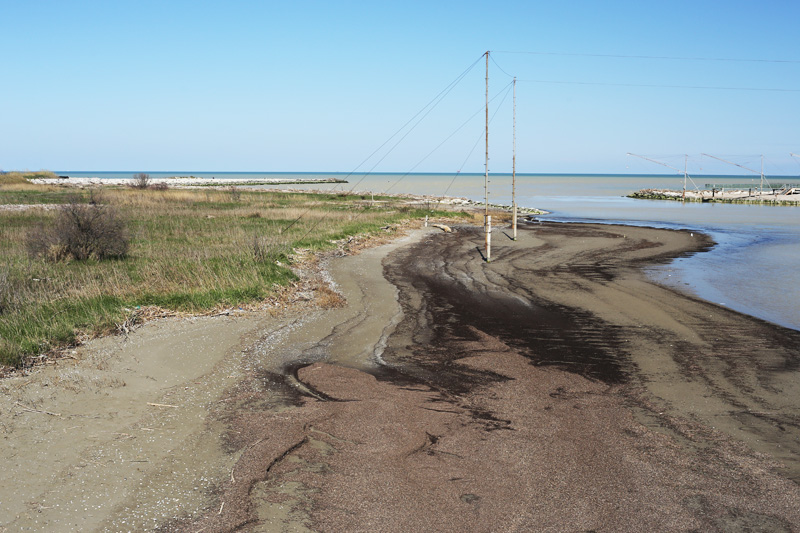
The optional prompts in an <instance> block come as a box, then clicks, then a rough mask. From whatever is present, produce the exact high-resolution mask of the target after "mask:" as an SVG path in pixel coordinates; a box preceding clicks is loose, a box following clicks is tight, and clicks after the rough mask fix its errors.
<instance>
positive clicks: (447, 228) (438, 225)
mask: <svg viewBox="0 0 800 533" xmlns="http://www.w3.org/2000/svg"><path fill="white" fill-rule="evenodd" d="M431 227H433V228H439V229H440V230H442V231H443V232H445V233H452V232H453V230H452V229H451V228H450V226H446V225H444V224H431Z"/></svg>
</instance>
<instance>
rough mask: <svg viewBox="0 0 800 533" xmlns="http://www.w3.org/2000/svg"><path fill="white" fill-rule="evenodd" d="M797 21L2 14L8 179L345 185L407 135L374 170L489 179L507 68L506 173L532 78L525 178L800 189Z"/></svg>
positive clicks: (124, 8)
mask: <svg viewBox="0 0 800 533" xmlns="http://www.w3.org/2000/svg"><path fill="white" fill-rule="evenodd" d="M799 24H800V3H798V2H797V1H796V0H785V1H784V0H765V1H762V2H755V1H752V0H748V1H741V0H729V1H725V2H722V1H718V0H714V1H710V0H694V1H682V0H679V1H670V2H643V1H641V0H637V1H630V2H628V1H618V0H606V1H603V2H600V1H564V2H554V1H552V0H550V1H547V2H539V1H503V0H495V1H493V2H483V1H482V2H477V1H470V0H458V1H435V0H425V1H416V0H404V1H402V2H395V1H381V2H377V1H368V2H367V1H339V2H337V1H329V2H323V1H304V0H293V1H281V2H277V1H236V0H227V1H225V2H222V1H201V0H193V1H182V0H179V1H165V0H161V1H148V0H137V1H135V2H134V1H127V0H116V1H113V2H109V1H72V0H59V1H47V0H31V1H25V2H23V1H20V0H11V1H9V0H0V35H2V39H1V40H0V42H2V46H0V73H2V82H0V119H1V120H2V127H0V169H4V170H12V169H30V170H34V169H42V168H44V169H52V170H130V171H148V170H149V171H157V170H183V171H192V170H194V171H344V172H348V171H352V170H354V169H356V168H357V167H358V166H359V165H360V164H361V163H362V162H363V161H364V160H365V159H366V158H367V157H368V156H369V155H370V154H372V153H373V151H375V150H376V149H378V148H379V147H380V146H381V145H382V144H383V143H384V142H385V141H387V140H389V139H390V138H391V136H392V135H393V134H394V133H395V132H397V131H401V133H400V135H399V136H397V137H395V138H393V139H392V140H389V142H388V144H386V145H385V146H384V148H383V149H382V150H381V151H379V152H378V153H377V154H376V155H375V156H374V157H373V158H372V159H370V160H369V161H367V162H366V163H365V164H363V165H362V166H361V167H359V168H360V169H362V170H367V169H370V168H373V167H374V169H375V170H376V171H397V172H406V171H410V170H415V171H435V172H453V171H456V170H462V171H463V172H483V161H484V147H483V141H482V140H481V135H482V132H483V120H484V115H483V111H482V106H483V105H484V91H485V63H484V62H483V59H482V57H481V55H482V54H483V53H484V52H485V51H487V50H490V51H492V53H491V54H490V57H491V60H490V67H489V83H490V97H491V98H492V99H493V100H492V104H491V111H490V112H491V114H492V116H493V117H494V118H493V120H492V124H491V127H490V133H489V142H490V158H491V161H490V170H491V171H493V172H501V171H508V170H510V168H511V146H512V142H511V141H512V139H511V133H512V105H511V104H512V96H511V94H510V93H509V92H508V88H509V85H508V84H509V82H510V81H511V76H516V77H517V78H518V80H519V81H518V83H517V113H516V117H517V171H518V172H598V173H624V172H631V173H638V172H651V173H661V172H666V173H669V172H671V171H670V170H669V169H667V168H665V167H660V166H658V165H656V164H653V163H649V162H647V161H644V160H641V159H637V158H634V157H629V156H626V154H627V153H628V152H632V153H636V154H641V155H644V156H647V157H651V158H653V159H657V160H660V161H664V162H667V163H668V164H670V165H673V166H676V167H681V168H682V166H683V158H682V156H681V154H689V155H690V156H691V159H690V162H689V165H690V171H691V172H695V173H698V172H701V171H702V172H708V173H714V172H717V173H738V172H743V171H741V170H739V169H738V168H736V167H733V166H729V165H725V164H723V163H719V162H717V161H715V160H713V159H710V158H707V157H701V156H700V154H701V153H708V154H713V155H717V156H719V157H723V158H725V159H730V160H733V161H734V162H737V163H739V164H744V165H745V166H749V167H753V168H755V169H757V168H758V165H759V164H760V162H759V159H760V155H761V154H763V155H764V158H765V169H766V171H767V173H771V174H793V175H797V174H800V159H797V158H792V157H790V155H789V153H790V152H794V153H800V123H799V122H798V118H800V41H798V38H797V36H798V32H800V26H799ZM511 52H513V53H511ZM609 56H648V57H646V58H643V57H638V58H636V57H609ZM656 57H658V58H660V59H657V58H656ZM664 57H667V58H673V59H664ZM674 58H683V59H674ZM691 58H705V59H691ZM712 59H736V60H737V61H720V60H712ZM739 60H759V61H739ZM471 65H474V66H473V68H472V69H469V67H470V66H471ZM468 69H469V70H468ZM465 71H466V74H465V75H464V76H463V77H462V78H461V81H460V82H459V83H458V84H456V85H455V86H454V87H453V88H452V90H451V91H449V92H448V93H447V95H446V97H445V98H443V99H442V100H441V102H440V103H439V104H438V105H436V106H435V107H434V108H433V109H429V108H425V106H426V104H428V103H429V102H431V101H432V100H433V99H434V98H435V97H436V96H437V95H438V94H439V93H440V92H441V91H442V90H444V89H446V88H447V87H448V86H449V85H450V84H451V82H453V81H454V80H456V79H457V78H459V76H460V75H461V74H462V73H464V72H465ZM554 82H558V83H554ZM688 87H694V88H688ZM700 87H703V88H700ZM707 87H724V88H725V89H721V88H720V89H713V88H707ZM743 88H749V89H771V90H740V89H743ZM775 89H780V90H775ZM422 109H425V110H426V112H427V111H430V112H429V113H427V114H425V116H424V120H422V121H420V122H419V123H418V124H417V123H416V120H414V121H413V122H412V123H411V124H412V125H414V124H416V126H415V127H414V128H413V130H410V131H409V129H410V128H406V129H405V130H401V127H402V126H403V125H404V124H405V123H407V122H408V121H409V120H411V119H412V117H414V116H415V115H416V114H417V113H418V112H419V111H420V110H422ZM423 114H424V113H423ZM470 117H473V118H472V119H471V120H469V119H470ZM462 125H463V127H462ZM406 133H408V135H406ZM451 135H452V136H451ZM400 138H403V140H402V142H401V143H400V144H398V145H397V147H396V148H394V149H392V150H391V151H389V148H391V147H393V146H394V145H395V143H396V141H397V140H398V139H400ZM445 141H446V142H445ZM478 141H480V142H478ZM437 147H438V148H437ZM473 148H474V150H473ZM387 152H388V153H387ZM384 155H385V156H386V157H385V158H384Z"/></svg>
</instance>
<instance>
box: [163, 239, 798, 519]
mask: <svg viewBox="0 0 800 533" xmlns="http://www.w3.org/2000/svg"><path fill="white" fill-rule="evenodd" d="M482 240H483V235H482V234H481V233H480V231H479V230H477V229H475V228H458V232H457V233H455V234H443V233H442V234H435V233H432V234H430V235H428V236H426V238H425V239H424V241H423V242H420V243H418V244H414V245H411V246H408V247H405V248H402V249H400V250H397V251H395V252H393V253H392V254H391V255H390V256H389V257H388V258H387V259H386V261H385V274H386V276H387V278H388V279H389V280H390V281H391V282H392V283H394V284H395V285H396V286H397V288H398V290H399V298H400V302H401V305H402V308H403V312H404V317H403V319H402V321H401V322H400V323H399V324H398V325H397V327H396V329H395V330H394V332H393V333H392V334H391V335H390V336H389V337H388V340H387V344H386V348H385V350H384V352H383V353H382V358H383V360H384V361H385V362H386V367H385V368H379V369H375V370H374V371H372V372H371V374H372V375H370V373H367V372H366V371H365V369H363V368H362V369H356V368H345V367H343V366H341V365H332V364H327V363H324V362H316V363H314V364H312V365H309V366H305V367H302V368H299V369H298V370H297V374H296V375H297V380H298V381H300V382H301V383H303V384H305V385H306V386H307V387H308V389H309V390H313V391H315V393H317V394H315V396H316V397H314V398H306V399H305V401H304V402H303V403H302V405H301V406H296V407H289V408H287V409H285V410H282V411H279V412H276V411H275V410H270V409H263V408H262V407H260V406H259V404H258V402H254V403H253V404H252V405H254V406H255V407H253V408H249V409H248V408H247V406H242V405H239V406H238V407H234V406H231V411H230V412H228V413H227V415H221V416H227V421H228V424H229V428H230V436H229V446H230V448H231V450H232V451H234V452H235V453H241V454H242V455H241V459H240V461H239V463H237V465H236V468H235V471H236V473H237V476H236V480H233V479H232V480H231V481H230V483H227V484H226V485H224V486H222V487H220V501H221V502H225V505H224V507H222V508H220V507H217V508H219V509H220V512H219V513H217V512H216V509H213V510H210V511H209V514H208V515H207V516H206V517H205V518H204V519H202V520H200V521H195V522H193V523H183V524H181V523H174V524H172V525H171V526H170V529H172V528H173V527H174V528H176V529H180V528H183V529H185V530H186V531H196V530H198V529H200V528H203V530H204V531H231V530H239V529H237V528H241V530H242V531H260V530H276V531H279V530H302V529H303V528H310V529H312V530H317V531H453V532H456V531H459V532H461V531H748V530H768V531H798V530H800V486H798V485H797V484H796V483H795V482H793V481H791V480H790V478H793V479H795V480H797V479H800V475H798V474H799V473H800V469H799V468H798V458H799V457H800V444H798V442H800V438H798V437H800V425H799V424H798V420H799V417H798V414H799V413H800V409H798V400H797V398H798V397H800V395H798V394H796V393H797V392H798V391H797V387H798V384H797V381H798V380H797V375H796V369H797V364H798V354H797V349H796V347H797V346H798V345H800V343H799V342H798V341H800V333H798V332H796V331H792V330H787V329H784V328H780V327H778V326H774V325H771V324H768V323H766V322H763V321H760V320H756V319H753V318H750V317H747V316H744V315H740V314H738V313H735V312H732V311H730V310H727V309H725V308H721V307H719V306H715V305H712V304H709V303H707V302H703V301H701V300H698V299H696V298H692V297H688V296H685V295H682V294H680V293H678V292H675V291H674V290H671V289H667V288H664V287H660V286H657V285H655V284H653V283H651V282H649V281H648V280H647V279H646V278H645V276H644V275H643V274H642V272H641V267H643V266H646V265H649V264H653V263H654V262H662V261H666V260H668V259H670V258H672V257H676V256H678V255H681V254H685V253H691V252H693V251H700V250H703V249H706V248H707V247H708V246H710V245H711V242H710V241H709V240H708V239H707V238H705V237H702V236H696V235H695V236H691V235H689V234H688V233H684V232H672V231H666V230H653V229H647V228H629V227H615V226H602V225H577V224H569V225H555V224H543V225H536V226H533V227H529V228H526V229H524V230H523V231H521V236H520V241H519V242H510V241H505V240H502V241H501V242H499V243H496V245H495V248H494V250H493V257H494V258H495V259H494V261H493V262H492V263H490V264H486V263H483V262H481V261H480V260H479V256H478V252H477V251H476V248H479V247H480V244H481V242H482ZM339 334H341V335H346V334H347V332H346V331H342V332H339ZM331 342H335V339H333V340H332V341H331ZM250 394H251V395H257V392H254V391H252V390H251V392H250ZM264 394H265V395H266V394H267V393H266V392H264ZM326 399H331V400H333V399H335V400H338V401H325V400H326ZM254 442H255V443H257V444H256V445H253V444H252V443H254ZM297 443H300V444H299V445H298V444H297ZM293 445H296V446H295V447H292V446H293ZM287 449H290V452H289V453H283V454H282V452H283V451H285V450H287ZM762 452H766V453H769V454H772V456H773V457H774V458H776V459H777V460H775V459H773V458H770V457H769V456H768V455H767V454H766V453H762ZM232 477H233V476H232ZM276 505H285V506H286V507H287V508H288V509H290V511H289V512H288V513H287V515H286V516H284V517H283V518H280V519H276V518H274V517H273V518H270V515H269V513H268V512H267V511H268V510H269V509H275V506H276ZM223 510H224V512H223Z"/></svg>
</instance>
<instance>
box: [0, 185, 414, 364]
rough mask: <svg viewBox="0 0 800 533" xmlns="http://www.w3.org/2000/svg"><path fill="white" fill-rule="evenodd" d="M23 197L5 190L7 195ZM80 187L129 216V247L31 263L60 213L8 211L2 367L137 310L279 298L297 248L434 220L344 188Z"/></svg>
mask: <svg viewBox="0 0 800 533" xmlns="http://www.w3.org/2000/svg"><path fill="white" fill-rule="evenodd" d="M19 185H20V186H23V185H24V186H26V187H38V188H34V189H31V190H30V191H26V192H25V193H24V198H25V202H26V203H34V202H35V200H36V199H37V198H38V199H39V201H42V202H44V201H47V202H51V203H54V202H61V201H64V200H65V199H66V194H67V193H66V192H63V191H58V190H56V191H55V192H54V191H53V188H50V187H39V186H31V185H27V184H19ZM57 189H58V188H57ZM71 193H72V194H75V191H74V190H73V191H71ZM21 194H23V193H20V192H18V191H11V190H6V189H2V190H0V203H12V202H13V201H14V199H15V198H17V197H19V195H21ZM62 194H63V195H64V196H59V195H62ZM78 194H81V195H82V201H84V202H88V201H89V200H91V199H94V200H95V201H98V199H99V201H101V202H102V203H104V204H106V205H108V206H111V207H112V208H113V209H115V210H117V211H118V212H119V213H120V214H121V215H122V217H123V218H124V219H125V220H127V230H128V232H129V234H130V248H129V251H128V255H127V256H126V257H124V258H120V259H115V260H105V261H100V260H97V259H89V260H88V261H82V262H74V261H73V262H61V263H51V262H47V261H45V260H42V259H30V258H29V257H28V255H27V253H26V250H25V242H26V239H27V238H28V235H29V234H30V232H31V230H32V229H33V228H35V227H37V226H38V225H45V226H47V225H50V224H53V223H54V221H55V219H56V217H57V212H56V211H50V212H48V211H44V210H28V211H17V212H15V211H0V278H1V279H0V306H2V308H0V363H4V364H10V365H19V364H21V363H22V362H23V361H24V360H25V358H26V357H28V356H31V355H36V354H39V353H42V352H46V351H47V350H49V349H51V348H53V347H57V346H62V345H65V344H69V343H72V342H75V340H76V339H77V338H78V337H79V336H81V335H84V334H89V335H94V334H102V333H109V332H114V331H116V330H118V329H119V328H118V326H119V324H124V323H125V321H126V320H128V318H129V317H130V314H131V311H130V310H131V309H136V308H137V307H139V308H148V309H159V310H161V311H159V312H164V311H163V310H172V311H175V312H209V310H212V309H217V308H220V307H225V306H234V305H243V304H247V303H252V302H259V301H265V300H269V299H270V298H272V297H273V296H274V295H275V294H276V293H277V292H279V289H277V288H278V287H281V286H286V285H287V284H290V283H292V282H293V280H294V279H296V276H295V274H294V273H293V272H292V270H291V269H290V265H291V263H292V260H293V258H294V254H293V253H292V251H293V250H297V249H300V248H302V249H304V250H307V251H308V253H311V254H313V253H314V252H316V251H321V250H325V249H331V248H333V247H336V246H338V245H339V244H340V243H341V242H345V244H346V246H348V247H349V246H351V245H352V247H353V248H355V247H357V245H358V242H359V239H349V237H352V236H355V235H364V234H374V233H385V232H384V231H383V230H381V229H380V228H381V227H385V226H386V225H387V224H390V223H396V222H397V221H399V220H400V219H402V218H408V217H421V216H424V213H420V212H417V211H415V210H413V209H409V208H407V207H405V206H403V205H402V204H400V203H399V202H396V203H392V202H387V203H385V204H382V205H381V206H380V207H379V208H370V207H368V206H364V205H359V204H358V203H357V201H356V200H357V199H358V198H357V197H340V196H336V195H313V194H287V193H275V192H266V191H250V190H238V191H237V193H236V194H231V191H230V190H214V189H198V190H186V189H181V190H173V189H168V190H153V189H144V190H139V189H132V188H127V187H121V188H118V189H108V190H104V191H103V194H102V197H98V196H97V195H96V193H93V192H90V191H87V190H84V191H78ZM9 199H11V200H9ZM13 203H21V202H18V201H15V202H13ZM276 291H277V292H276ZM338 298H339V297H338V295H336V294H335V293H333V292H332V291H329V290H328V291H326V289H325V288H322V289H317V290H315V300H316V301H318V303H319V305H322V306H337V305H341V302H340V301H339V300H338Z"/></svg>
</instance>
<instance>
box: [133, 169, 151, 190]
mask: <svg viewBox="0 0 800 533" xmlns="http://www.w3.org/2000/svg"><path fill="white" fill-rule="evenodd" d="M131 187H133V188H134V189H147V188H148V187H150V174H145V173H144V172H139V173H138V174H134V175H133V179H132V180H131Z"/></svg>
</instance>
